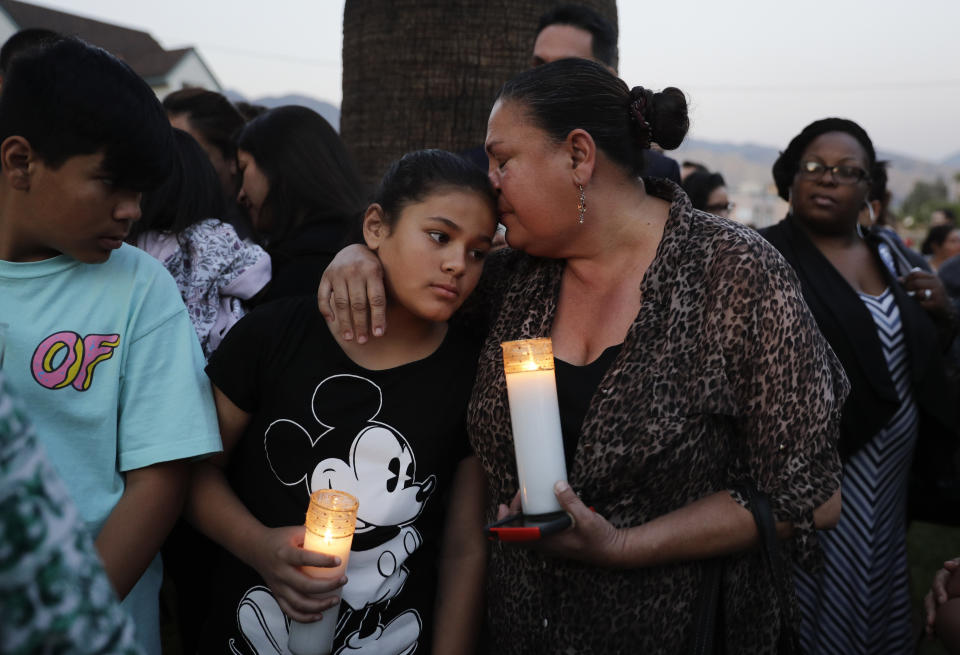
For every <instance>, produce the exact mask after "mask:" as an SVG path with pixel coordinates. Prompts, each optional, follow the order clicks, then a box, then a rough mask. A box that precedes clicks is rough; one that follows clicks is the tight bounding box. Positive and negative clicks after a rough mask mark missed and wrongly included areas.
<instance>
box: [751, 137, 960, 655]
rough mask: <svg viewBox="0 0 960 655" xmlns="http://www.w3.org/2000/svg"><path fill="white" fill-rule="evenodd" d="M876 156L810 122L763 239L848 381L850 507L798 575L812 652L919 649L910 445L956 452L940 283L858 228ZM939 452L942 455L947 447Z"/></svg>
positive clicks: (845, 441)
mask: <svg viewBox="0 0 960 655" xmlns="http://www.w3.org/2000/svg"><path fill="white" fill-rule="evenodd" d="M875 166H876V154H875V152H874V149H873V144H872V143H871V141H870V137H869V136H868V135H867V133H866V132H865V131H864V130H863V128H861V127H860V126H859V125H857V124H856V123H854V122H852V121H849V120H844V119H837V118H828V119H824V120H820V121H816V122H814V123H811V124H810V125H808V126H807V127H806V128H804V130H803V131H802V132H801V133H800V134H799V135H797V136H796V137H795V138H794V139H793V140H792V141H791V142H790V145H789V146H788V147H787V149H786V150H785V151H784V152H783V153H782V154H781V155H780V157H779V159H777V161H776V163H775V164H774V165H773V177H774V181H775V182H776V184H777V190H778V191H779V193H780V196H781V197H782V198H784V199H785V200H787V201H789V202H790V211H789V213H788V215H787V217H786V218H785V219H784V220H782V221H781V222H780V223H778V224H776V225H774V226H772V227H770V228H767V229H766V230H763V231H762V234H763V235H764V236H765V237H766V238H767V239H768V240H769V241H770V242H771V243H772V244H773V245H774V246H775V247H776V248H777V249H778V250H779V251H780V252H781V253H782V254H783V256H784V257H785V258H786V260H787V261H788V262H789V263H790V264H791V265H792V266H793V268H794V269H795V270H796V272H797V275H798V277H799V278H800V282H801V287H802V290H803V295H804V298H805V300H806V301H807V304H808V305H809V306H810V309H811V310H812V312H813V315H814V317H815V318H816V320H817V323H818V325H819V326H820V329H821V331H822V332H823V334H824V336H825V337H826V338H827V341H828V342H829V343H830V345H831V346H832V347H833V349H834V351H835V352H836V354H837V356H838V357H839V358H840V361H841V363H842V364H843V366H844V369H845V371H846V373H847V376H848V377H849V379H850V383H851V393H850V396H849V397H848V398H847V401H846V403H845V404H844V406H843V411H842V418H841V431H840V444H839V446H840V453H841V457H842V458H843V461H844V476H843V483H842V495H843V510H842V513H841V517H840V522H839V524H838V525H837V527H836V528H835V529H834V530H833V531H831V532H825V533H821V534H820V541H821V543H822V544H823V549H824V554H825V558H826V566H825V568H824V569H823V570H821V571H820V572H819V573H817V574H815V575H810V574H808V573H806V572H804V571H802V570H799V569H798V570H797V571H796V577H797V592H798V598H799V601H800V609H801V616H802V618H803V622H802V632H801V640H802V642H803V645H804V647H805V650H806V651H807V652H808V653H811V654H818V653H843V654H845V655H850V654H855V653H870V654H871V655H876V654H878V653H906V652H911V649H912V641H911V639H912V637H911V635H912V629H911V622H910V597H909V593H908V582H907V559H906V522H907V516H906V513H907V483H908V478H909V475H910V467H911V461H913V459H914V451H915V450H916V451H917V455H918V457H917V460H918V461H921V460H923V459H925V458H924V457H922V456H921V455H922V453H923V452H925V451H926V450H927V449H928V448H936V447H939V446H942V447H943V448H944V449H947V448H949V447H950V446H952V445H953V442H954V440H955V432H954V430H955V426H956V420H955V410H954V407H955V405H956V403H955V400H954V398H955V397H954V396H953V394H952V391H951V388H950V386H949V383H948V381H947V377H946V375H945V372H944V366H943V352H944V349H945V348H946V347H947V346H948V345H949V341H950V339H951V338H952V332H951V329H950V328H951V327H952V326H951V319H952V316H951V315H950V313H949V311H950V310H949V303H948V301H947V297H946V294H945V292H944V290H943V286H942V285H941V284H940V282H939V281H938V280H937V278H936V277H935V276H934V275H932V274H930V273H926V272H922V271H919V270H912V271H911V270H909V269H908V270H903V269H900V268H898V262H897V261H896V258H895V257H894V254H893V253H891V252H890V248H889V247H888V246H887V245H886V244H885V243H884V241H883V240H882V239H881V238H880V237H879V236H878V235H876V234H874V233H873V231H871V230H864V229H862V228H861V227H860V226H859V225H858V222H857V218H858V215H859V214H860V211H861V209H863V208H864V206H865V204H866V202H867V199H868V195H869V193H870V178H871V176H870V171H872V170H874V168H875ZM941 452H947V451H946V450H944V451H941Z"/></svg>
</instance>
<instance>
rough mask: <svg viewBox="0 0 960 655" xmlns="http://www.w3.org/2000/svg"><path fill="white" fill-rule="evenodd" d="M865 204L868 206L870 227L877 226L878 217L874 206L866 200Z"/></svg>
mask: <svg viewBox="0 0 960 655" xmlns="http://www.w3.org/2000/svg"><path fill="white" fill-rule="evenodd" d="M863 202H864V204H865V205H866V206H867V214H868V215H869V216H870V225H875V224H876V222H877V215H876V213H874V211H873V205H871V204H870V201H869V200H864V201H863Z"/></svg>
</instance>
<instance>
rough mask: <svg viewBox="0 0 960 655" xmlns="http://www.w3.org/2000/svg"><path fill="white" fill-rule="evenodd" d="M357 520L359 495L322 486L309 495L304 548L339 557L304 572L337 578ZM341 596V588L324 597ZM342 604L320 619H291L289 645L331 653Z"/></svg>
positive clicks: (303, 654)
mask: <svg viewBox="0 0 960 655" xmlns="http://www.w3.org/2000/svg"><path fill="white" fill-rule="evenodd" d="M356 521H357V499H356V498H354V497H353V496H351V495H350V494H348V493H344V492H342V491H336V490H333V489H321V490H319V491H315V492H314V493H313V495H311V496H310V508H309V509H308V510H307V520H306V527H307V531H306V534H305V535H304V538H303V548H304V550H312V551H314V552H317V553H323V554H324V555H331V556H334V557H339V558H340V565H339V566H335V567H317V566H305V567H303V571H304V573H306V574H307V575H309V576H311V577H314V578H319V579H324V580H336V579H338V578H340V577H341V576H342V575H343V574H344V572H345V571H346V570H347V562H348V561H349V560H350V546H351V545H352V543H353V531H354V528H355V526H356ZM330 596H336V597H337V598H339V597H340V589H337V590H336V591H332V592H330V593H329V594H325V595H324V596H323V597H324V598H326V597H330ZM339 609H340V607H339V605H334V606H333V607H331V608H330V609H328V610H326V611H325V612H323V617H321V619H320V620H319V621H314V622H312V623H300V622H299V621H290V637H289V639H288V641H287V648H288V649H289V651H290V652H291V653H293V655H328V654H329V653H330V652H331V650H333V638H334V633H335V632H336V628H337V615H338V614H339Z"/></svg>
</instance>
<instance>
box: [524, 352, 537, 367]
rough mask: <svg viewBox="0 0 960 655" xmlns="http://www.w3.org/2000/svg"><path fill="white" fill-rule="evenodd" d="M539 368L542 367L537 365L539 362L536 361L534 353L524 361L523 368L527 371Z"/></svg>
mask: <svg viewBox="0 0 960 655" xmlns="http://www.w3.org/2000/svg"><path fill="white" fill-rule="evenodd" d="M538 368H540V367H539V366H537V362H535V361H534V359H533V355H532V354H531V355H530V358H529V359H528V360H527V361H525V362H524V363H523V370H525V371H536V370H537V369H538Z"/></svg>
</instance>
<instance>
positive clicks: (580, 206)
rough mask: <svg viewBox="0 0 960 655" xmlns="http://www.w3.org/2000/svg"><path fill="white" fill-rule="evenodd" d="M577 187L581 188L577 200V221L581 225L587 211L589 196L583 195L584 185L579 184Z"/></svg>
mask: <svg viewBox="0 0 960 655" xmlns="http://www.w3.org/2000/svg"><path fill="white" fill-rule="evenodd" d="M577 188H578V189H580V199H579V200H578V201H577V221H578V222H579V223H580V225H583V215H584V214H586V213H587V198H586V196H584V195H583V185H582V184H578V185H577Z"/></svg>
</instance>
